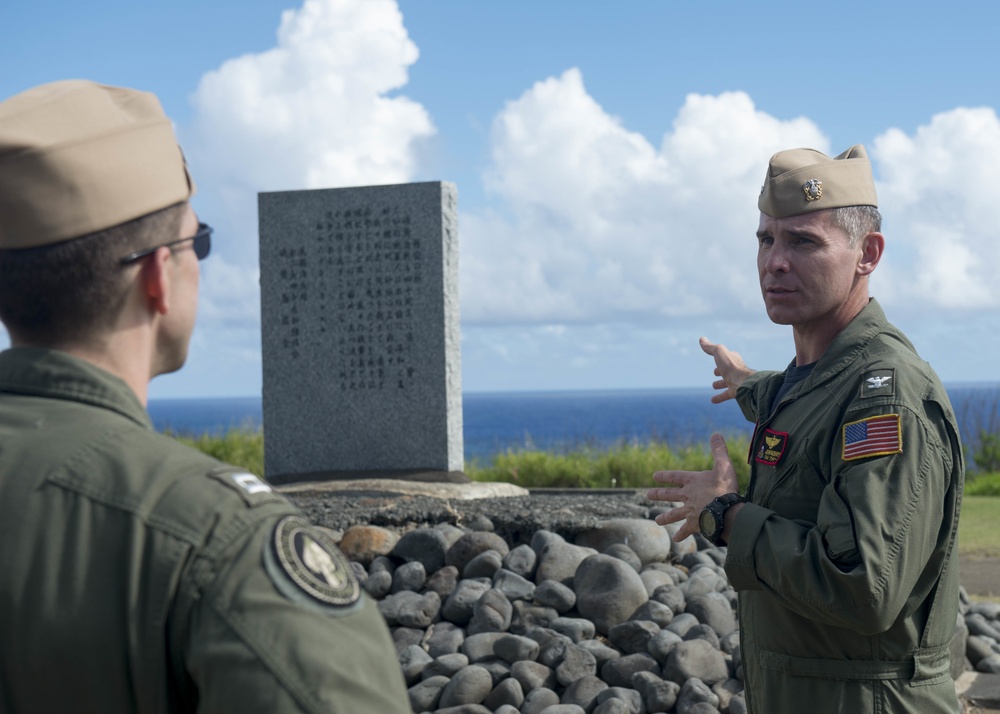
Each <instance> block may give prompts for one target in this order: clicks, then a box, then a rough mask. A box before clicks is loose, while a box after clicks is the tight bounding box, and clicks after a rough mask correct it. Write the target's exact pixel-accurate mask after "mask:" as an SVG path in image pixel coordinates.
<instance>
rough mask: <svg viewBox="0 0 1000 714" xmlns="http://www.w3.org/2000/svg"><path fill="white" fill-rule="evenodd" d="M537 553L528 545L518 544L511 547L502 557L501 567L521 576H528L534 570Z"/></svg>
mask: <svg viewBox="0 0 1000 714" xmlns="http://www.w3.org/2000/svg"><path fill="white" fill-rule="evenodd" d="M537 562H538V554H537V553H535V551H534V550H532V549H531V546H529V545H523V544H522V545H519V546H517V547H516V548H512V549H511V550H510V552H509V553H507V555H505V556H504V558H503V567H504V568H506V569H507V570H509V571H511V572H512V573H517V574H518V575H520V576H521V577H522V578H530V577H531V575H532V573H534V572H535V563H537Z"/></svg>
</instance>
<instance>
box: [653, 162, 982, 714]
mask: <svg viewBox="0 0 1000 714" xmlns="http://www.w3.org/2000/svg"><path fill="white" fill-rule="evenodd" d="M758 207H759V208H760V225H759V228H758V230H757V240H758V244H759V245H758V253H757V270H758V274H759V277H760V287H761V292H762V294H763V298H764V305H765V307H766V309H767V314H768V317H769V318H770V319H771V320H772V321H773V322H775V323H777V324H781V325H791V326H792V335H793V337H794V342H795V359H794V360H793V361H792V363H791V364H790V365H789V366H788V367H787V368H786V369H785V370H784V371H783V372H755V371H753V370H751V369H748V368H747V367H746V365H745V364H744V362H743V360H742V358H741V357H740V356H739V355H738V354H737V353H735V352H731V351H729V350H728V349H726V348H725V347H724V346H723V345H718V344H713V343H711V342H709V341H708V340H707V339H705V338H702V340H701V346H702V349H703V350H704V351H705V352H706V353H707V354H709V355H711V356H712V357H714V359H715V364H716V369H715V374H716V376H717V377H719V379H718V380H717V381H716V382H715V383H714V385H713V386H714V387H715V388H716V389H720V390H724V391H721V392H720V393H717V394H716V395H715V396H713V398H712V400H713V401H714V402H716V403H719V402H723V401H725V400H727V399H733V398H735V399H736V400H737V402H738V403H739V405H740V408H741V409H742V410H743V413H744V415H745V416H746V417H747V419H749V420H750V421H753V422H755V423H756V427H755V429H754V434H753V438H752V441H751V449H750V454H749V461H750V465H751V479H750V484H749V487H748V489H747V492H746V494H743V495H740V494H739V493H738V484H737V479H736V475H735V473H734V471H733V467H732V462H731V461H730V460H729V456H728V452H727V449H726V445H725V442H724V440H723V439H722V437H721V436H720V435H718V434H714V435H713V436H712V442H711V444H712V453H713V457H714V467H713V469H712V470H711V471H706V472H683V471H660V472H657V473H656V474H654V477H653V478H654V480H656V481H658V482H661V483H666V484H670V486H669V487H665V488H653V489H650V491H649V494H648V495H649V497H650V498H651V499H654V500H664V501H671V502H674V503H675V506H674V508H672V509H671V510H670V511H667V512H665V513H663V514H661V515H659V516H658V517H657V522H659V523H661V524H667V523H681V526H680V528H679V530H678V531H677V533H676V534H675V536H674V537H675V539H677V540H680V539H682V538H685V537H687V536H690V535H692V534H694V533H697V532H699V531H700V532H701V533H702V534H703V535H704V536H705V537H706V538H709V539H710V540H712V541H714V542H715V543H716V545H728V551H727V555H726V561H725V569H726V573H727V575H728V577H729V580H730V582H731V584H732V586H733V587H734V588H735V589H736V590H737V591H738V593H739V620H740V637H741V659H742V662H743V674H744V684H745V691H746V703H747V709H748V711H750V712H755V713H756V714H765V713H766V714H782V713H783V712H799V711H803V710H808V711H810V712H812V713H813V714H824V713H826V712H829V713H830V714H833V713H834V712H838V713H842V712H851V713H852V714H876V713H879V714H883V713H884V714H888V713H889V712H892V713H899V712H913V713H914V714H918V713H919V714H936V713H938V712H949V713H954V712H958V711H959V705H958V700H957V697H956V694H955V686H954V682H953V681H952V678H951V674H950V671H949V664H950V658H949V642H950V640H951V637H952V634H953V632H954V630H955V623H956V617H957V614H958V589H959V585H958V561H957V553H956V550H955V536H956V533H957V528H958V517H959V509H960V507H961V500H962V486H963V481H964V473H965V471H964V460H963V455H962V445H961V442H960V440H959V435H958V429H957V426H956V423H955V415H954V413H953V411H952V408H951V405H950V403H949V401H948V397H947V394H946V393H945V390H944V388H943V387H942V386H941V383H940V381H939V380H938V378H937V376H936V375H935V374H934V372H933V370H932V369H931V368H930V367H929V366H928V365H927V364H926V363H925V362H923V361H922V360H921V359H920V358H919V357H918V356H917V354H916V351H915V350H914V348H913V345H912V344H911V343H910V342H909V340H907V338H906V337H905V336H904V335H903V333H901V332H900V331H899V330H898V329H896V328H895V327H893V326H892V325H891V324H889V323H888V322H887V321H886V318H885V315H884V313H883V312H882V309H881V307H880V306H879V305H878V303H877V302H876V301H875V300H874V299H872V298H870V297H869V295H868V276H869V275H871V273H872V271H873V270H875V267H876V266H877V265H878V263H879V260H880V259H881V257H882V253H883V250H884V247H885V239H884V238H883V236H882V233H881V232H880V231H881V217H880V216H879V213H878V209H877V201H876V196H875V185H874V181H873V179H872V173H871V165H870V163H869V161H868V158H867V155H866V154H865V151H864V148H863V147H862V146H854V147H852V148H851V149H848V150H847V151H845V152H844V153H843V154H840V155H839V156H837V157H836V158H833V159H831V158H829V157H827V156H825V155H823V154H822V153H820V152H818V151H814V150H811V149H793V150H790V151H782V152H779V153H777V154H775V155H774V156H773V157H772V158H771V161H770V164H769V166H768V171H767V175H766V177H765V180H764V185H763V187H762V189H761V194H760V199H759V202H758Z"/></svg>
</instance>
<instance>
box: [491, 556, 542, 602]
mask: <svg viewBox="0 0 1000 714" xmlns="http://www.w3.org/2000/svg"><path fill="white" fill-rule="evenodd" d="M531 552H532V553H534V551H531ZM493 587H494V588H496V589H497V590H499V591H500V592H502V593H503V594H504V595H506V596H507V599H508V600H511V601H513V600H531V599H533V598H534V596H535V584H534V583H533V582H531V581H530V580H528V579H527V578H526V577H524V576H523V575H518V574H517V573H515V572H514V571H512V570H507V569H506V568H500V570H498V571H496V573H494V574H493Z"/></svg>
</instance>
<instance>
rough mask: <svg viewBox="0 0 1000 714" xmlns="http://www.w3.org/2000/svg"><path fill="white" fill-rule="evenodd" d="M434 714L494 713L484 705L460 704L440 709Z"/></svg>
mask: <svg viewBox="0 0 1000 714" xmlns="http://www.w3.org/2000/svg"><path fill="white" fill-rule="evenodd" d="M434 714H493V712H492V711H491V710H490V709H487V708H486V707H484V706H483V705H482V704H459V705H457V706H454V707H444V708H443V709H438V710H436V711H435V712H434Z"/></svg>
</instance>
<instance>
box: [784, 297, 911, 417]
mask: <svg viewBox="0 0 1000 714" xmlns="http://www.w3.org/2000/svg"><path fill="white" fill-rule="evenodd" d="M888 326H889V322H888V320H886V317H885V312H884V311H883V310H882V306H881V305H879V304H878V301H877V300H875V298H871V299H869V301H868V304H867V305H865V307H864V308H862V310H861V312H859V313H858V314H857V316H855V318H854V319H853V320H851V321H850V322H849V323H848V324H847V326H846V327H845V328H844V329H843V330H841V331H840V333H839V334H838V335H837V336H836V337H835V338H834V339H833V342H831V343H830V346H829V347H828V348H827V349H826V352H824V353H823V356H822V357H820V358H819V360H818V361H817V362H816V366H815V367H814V368H813V371H812V374H810V375H809V376H808V377H806V378H805V379H804V380H802V381H801V382H800V383H799V384H797V385H796V386H795V387H794V388H793V389H792V390H791V391H790V392H789V393H788V394H787V395H785V398H784V399H783V400H782V401H783V402H786V401H789V400H790V399H794V398H795V397H797V396H798V395H799V394H806V393H807V392H810V391H812V390H813V389H815V388H816V387H817V386H819V385H820V384H823V383H824V382H827V381H829V380H831V379H833V378H834V377H836V376H837V375H838V374H840V373H841V372H843V371H844V370H845V369H847V368H848V367H849V366H850V365H851V364H853V363H854V362H855V361H856V360H857V359H858V358H859V357H860V356H861V355H862V354H863V353H864V352H865V350H867V349H868V345H869V344H871V341H872V340H873V339H874V338H875V336H876V335H878V334H879V333H880V332H884V331H885V329H886V328H887V327H888ZM904 339H905V338H904ZM794 364H795V362H794V360H793V361H792V363H791V365H789V366H792V365H794ZM780 386H781V381H780V380H777V381H776V383H775V384H773V385H769V389H768V392H769V393H768V395H767V400H768V403H769V404H770V402H771V399H772V398H773V397H774V395H775V394H777V392H778V388H779V387H780Z"/></svg>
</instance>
